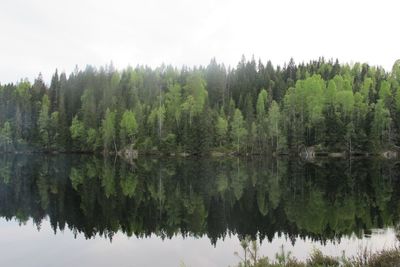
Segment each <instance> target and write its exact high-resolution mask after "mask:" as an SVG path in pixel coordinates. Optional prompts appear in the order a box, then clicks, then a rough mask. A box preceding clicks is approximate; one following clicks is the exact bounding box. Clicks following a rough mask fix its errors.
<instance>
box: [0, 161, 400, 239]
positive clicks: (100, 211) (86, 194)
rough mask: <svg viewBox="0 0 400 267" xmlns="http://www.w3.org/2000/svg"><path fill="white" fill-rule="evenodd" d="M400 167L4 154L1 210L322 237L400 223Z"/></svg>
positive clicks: (134, 226) (108, 230)
mask: <svg viewBox="0 0 400 267" xmlns="http://www.w3.org/2000/svg"><path fill="white" fill-rule="evenodd" d="M399 174H400V169H399V165H397V164H396V162H392V161H382V160H377V159H363V160H353V161H348V160H347V161H345V160H326V161H319V162H314V163H310V162H303V161H299V160H298V159H289V158H281V159H276V158H242V159H239V158H229V159H207V158H189V159H187V158H186V159H176V158H141V159H139V160H138V161H137V162H136V163H135V164H134V165H131V164H128V163H126V162H124V161H120V160H118V159H114V158H108V159H107V158H100V157H95V156H88V155H56V156H43V155H2V156H1V158H0V216H1V217H3V218H6V219H14V218H15V219H17V220H18V221H20V222H21V223H24V222H26V221H27V220H29V219H30V218H32V219H33V221H34V222H35V224H36V226H37V227H38V228H40V225H41V222H42V220H44V219H45V218H46V217H48V219H49V221H50V223H51V225H52V228H53V230H54V232H55V233H57V231H60V230H61V231H62V230H64V229H65V228H69V229H70V230H71V231H73V232H74V233H75V235H84V236H85V237H86V238H94V237H96V236H103V237H107V238H109V239H110V240H112V237H113V235H114V234H115V233H116V232H118V231H121V232H123V233H124V234H126V235H127V236H132V235H134V236H137V237H148V236H150V235H152V234H155V235H157V236H159V237H161V238H171V237H173V236H174V235H182V236H184V237H188V236H192V237H201V236H208V237H209V238H210V241H211V243H213V244H215V243H216V242H217V241H218V240H220V239H223V238H224V237H225V236H227V235H231V234H235V235H236V234H237V235H238V236H239V238H240V237H244V236H246V235H250V236H252V237H256V236H257V237H259V238H260V240H264V239H268V240H272V239H273V238H274V236H275V234H276V233H278V234H279V235H285V236H287V237H288V238H289V239H290V240H291V242H295V241H296V239H297V238H306V237H308V238H311V239H312V240H316V241H321V242H322V243H324V242H326V241H327V240H340V238H341V237H342V236H347V235H350V234H352V233H355V234H356V235H357V236H359V237H361V236H362V235H363V234H365V233H368V232H369V231H370V230H371V229H374V228H382V227H386V226H396V225H397V223H398V222H399V212H400V186H399V183H400V181H399Z"/></svg>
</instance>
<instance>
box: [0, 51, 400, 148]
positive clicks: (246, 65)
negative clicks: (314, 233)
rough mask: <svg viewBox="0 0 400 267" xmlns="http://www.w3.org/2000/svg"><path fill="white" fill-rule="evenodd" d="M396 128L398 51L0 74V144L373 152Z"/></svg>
mask: <svg viewBox="0 0 400 267" xmlns="http://www.w3.org/2000/svg"><path fill="white" fill-rule="evenodd" d="M399 133H400V60H397V61H396V62H395V63H394V65H393V68H392V70H391V71H386V70H385V69H383V68H381V67H377V66H370V65H368V64H365V63H364V64H362V63H353V64H342V63H339V61H338V60H326V59H324V58H319V59H318V60H314V61H310V62H308V63H300V64H296V63H295V62H294V60H293V59H291V60H290V61H289V62H288V63H287V64H284V66H283V67H281V66H274V65H272V63H271V62H270V61H268V62H267V63H266V64H264V63H262V62H261V61H260V60H259V61H258V62H257V61H256V60H255V59H254V58H252V59H251V60H246V59H245V57H244V56H243V57H242V59H241V61H240V62H239V63H238V65H237V66H236V67H235V68H231V67H228V68H227V67H225V65H224V64H220V63H218V62H217V61H216V60H215V59H212V60H211V61H210V63H209V64H208V65H207V66H198V67H192V68H189V67H185V66H183V67H181V68H177V67H173V66H170V65H161V66H159V67H157V68H150V67H147V66H136V67H135V68H133V67H127V68H126V69H123V70H117V69H116V68H115V67H114V66H113V65H112V64H110V65H108V66H105V67H100V68H95V67H92V66H87V67H86V68H85V69H84V70H79V69H78V68H76V69H75V71H74V72H72V73H70V74H68V75H67V74H66V73H64V72H62V73H59V72H58V71H57V70H56V71H55V73H54V74H53V76H52V78H51V82H50V83H49V84H46V83H45V82H44V79H43V77H42V75H41V74H39V75H38V77H37V78H36V79H35V80H34V82H33V83H31V82H30V81H29V80H27V79H22V80H20V81H19V82H17V83H15V84H14V83H9V84H0V151H3V152H12V151H43V152H54V151H58V152H88V153H91V152H103V153H104V152H105V153H107V154H109V153H117V152H118V151H121V150H123V149H135V150H138V151H139V153H144V154H146V153H147V154H182V153H185V154H193V155H203V154H207V153H211V152H215V151H217V152H219V153H235V154H272V153H298V151H299V150H300V149H301V148H304V147H314V148H315V149H316V150H317V151H346V152H350V153H363V152H369V153H380V152H382V151H385V150H393V149H397V148H398V145H400V135H399Z"/></svg>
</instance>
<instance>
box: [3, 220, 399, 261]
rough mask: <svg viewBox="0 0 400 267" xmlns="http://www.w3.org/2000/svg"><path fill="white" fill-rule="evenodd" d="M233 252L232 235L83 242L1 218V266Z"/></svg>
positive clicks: (278, 240) (379, 243)
mask: <svg viewBox="0 0 400 267" xmlns="http://www.w3.org/2000/svg"><path fill="white" fill-rule="evenodd" d="M395 240H396V237H395V233H394V231H393V230H392V229H386V230H383V231H382V230H379V231H372V235H371V236H370V237H368V238H364V239H361V240H360V239H357V238H356V237H349V238H342V240H341V241H340V242H327V244H326V245H325V246H322V245H321V244H320V243H319V242H316V243H314V242H311V241H310V240H307V239H306V240H300V239H299V240H297V241H296V243H295V245H294V246H293V245H292V244H291V243H290V240H286V239H285V237H278V236H276V237H275V238H274V240H273V241H272V242H271V243H269V242H267V241H266V240H265V241H264V242H263V244H262V246H261V254H262V255H265V256H269V257H274V255H275V253H276V252H277V251H278V250H279V249H280V246H281V245H282V244H283V245H284V247H285V250H286V251H292V255H293V256H295V257H296V258H298V259H304V258H305V257H306V256H307V254H308V253H309V252H310V251H311V250H312V249H313V248H314V247H315V248H320V249H321V250H322V251H323V252H324V253H326V254H329V255H334V256H340V255H341V254H342V251H346V255H355V254H356V253H357V251H359V250H360V248H365V247H368V248H369V249H372V250H379V249H382V248H389V247H391V246H393V245H394V243H395ZM234 251H238V252H241V248H240V243H239V240H238V239H237V237H236V236H233V237H231V238H229V237H228V238H225V240H223V241H222V240H218V241H217V244H216V246H215V247H214V246H212V245H211V243H210V240H209V239H208V238H207V237H203V238H199V239H193V238H185V239H183V238H182V237H181V236H176V237H174V238H172V239H165V240H162V239H161V238H159V237H156V236H153V237H152V238H144V239H137V238H136V237H131V238H128V237H126V236H125V235H124V234H123V233H120V232H119V233H117V234H116V235H115V236H114V237H113V241H112V243H110V241H109V240H107V239H105V238H101V237H98V238H95V239H90V240H86V239H85V238H84V236H83V235H80V234H78V235H77V238H76V239H75V238H74V234H73V233H72V232H71V231H70V230H68V229H66V230H65V231H64V232H62V233H60V232H58V233H57V234H56V235H54V232H53V230H52V229H51V227H50V224H49V222H48V220H43V221H42V225H41V229H40V231H39V232H38V230H37V228H36V226H35V225H34V224H33V222H32V221H31V220H29V221H28V222H27V223H26V224H25V225H22V226H19V223H18V222H16V221H14V220H13V221H8V222H7V221H6V220H5V219H0V266H16V267H18V266H24V267H25V266H33V267H36V266H37V267H39V266H40V267H46V266H74V267H78V266H126V267H130V266H180V263H181V262H184V263H185V265H186V266H192V267H193V266H228V265H231V266H232V265H234V264H236V263H237V262H238V258H237V257H236V256H234V255H233V253H234Z"/></svg>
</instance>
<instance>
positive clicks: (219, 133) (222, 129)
mask: <svg viewBox="0 0 400 267" xmlns="http://www.w3.org/2000/svg"><path fill="white" fill-rule="evenodd" d="M215 133H216V140H217V143H218V145H219V146H222V145H224V143H226V141H227V139H228V138H227V137H228V120H227V119H225V116H224V114H222V115H219V116H218V117H217V123H216V124H215Z"/></svg>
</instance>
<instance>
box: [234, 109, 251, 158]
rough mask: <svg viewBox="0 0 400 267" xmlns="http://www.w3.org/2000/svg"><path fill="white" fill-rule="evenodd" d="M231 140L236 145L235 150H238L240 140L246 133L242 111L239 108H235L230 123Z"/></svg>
mask: <svg viewBox="0 0 400 267" xmlns="http://www.w3.org/2000/svg"><path fill="white" fill-rule="evenodd" d="M231 128H232V130H231V134H232V140H233V142H234V144H235V146H236V149H237V152H238V153H239V152H240V146H241V140H242V139H243V138H244V137H245V136H246V135H247V130H246V128H245V122H244V119H243V115H242V112H241V111H240V110H239V109H236V110H235V113H234V115H233V118H232V123H231Z"/></svg>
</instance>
